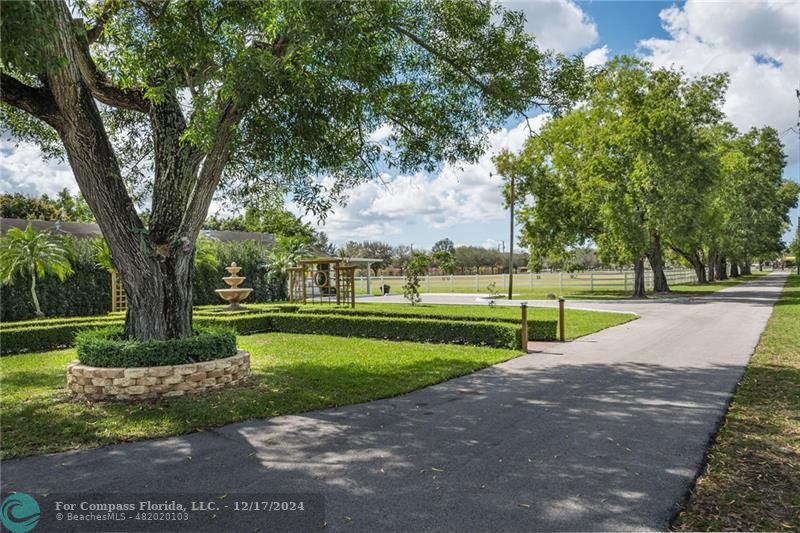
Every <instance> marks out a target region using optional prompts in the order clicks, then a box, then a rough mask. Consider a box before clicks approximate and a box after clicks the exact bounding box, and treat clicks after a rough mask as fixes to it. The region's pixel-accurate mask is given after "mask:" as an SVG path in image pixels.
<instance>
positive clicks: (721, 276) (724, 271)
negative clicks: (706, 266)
mask: <svg viewBox="0 0 800 533" xmlns="http://www.w3.org/2000/svg"><path fill="white" fill-rule="evenodd" d="M716 271H717V279H718V280H720V281H724V280H726V279H728V262H727V261H725V257H723V256H722V255H719V256H718V258H717V267H716Z"/></svg>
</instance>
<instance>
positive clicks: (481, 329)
mask: <svg viewBox="0 0 800 533" xmlns="http://www.w3.org/2000/svg"><path fill="white" fill-rule="evenodd" d="M310 315H311V313H306V312H278V311H276V310H272V311H262V312H255V313H253V312H251V313H242V314H236V315H227V316H211V315H198V316H196V318H195V321H194V322H195V325H196V326H199V327H209V326H217V327H228V328H231V329H233V330H235V331H236V333H238V334H241V335H247V334H251V333H259V332H269V331H276V332H284V333H315V334H322V335H339V336H346V337H349V336H353V337H368V338H375V339H391V340H407V341H418V342H442V343H454V344H477V345H487V346H497V347H504V348H520V347H521V338H520V330H521V327H520V325H519V324H518V323H515V322H513V321H506V320H504V319H497V320H475V318H474V317H446V318H443V317H441V316H439V317H436V318H428V317H416V316H414V317H412V316H409V315H400V314H391V313H386V314H383V315H380V314H374V315H354V314H347V313H341V312H330V313H327V314H323V313H317V312H315V313H313V316H310ZM122 324H123V319H122V317H108V318H99V319H98V320H94V321H68V322H59V323H54V322H52V321H39V322H38V323H36V324H35V325H26V326H22V327H12V328H4V329H2V330H1V331H0V353H2V354H3V355H6V354H13V353H21V352H28V351H31V352H36V351H46V350H53V349H56V348H62V347H67V346H71V345H72V344H73V343H74V337H75V334H76V332H78V331H83V330H90V329H97V328H103V327H108V326H121V325H122ZM556 324H557V323H556V321H554V320H535V321H529V322H528V338H529V339H530V340H555V339H556Z"/></svg>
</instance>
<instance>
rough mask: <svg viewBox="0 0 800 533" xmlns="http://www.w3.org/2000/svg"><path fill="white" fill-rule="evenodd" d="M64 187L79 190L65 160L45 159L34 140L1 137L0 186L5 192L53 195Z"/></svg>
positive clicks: (73, 190) (74, 190)
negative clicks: (33, 142)
mask: <svg viewBox="0 0 800 533" xmlns="http://www.w3.org/2000/svg"><path fill="white" fill-rule="evenodd" d="M65 187H66V188H67V189H69V190H70V191H72V192H76V191H77V190H78V184H77V183H76V182H75V178H74V177H73V175H72V170H71V169H70V168H69V164H68V163H67V162H66V161H64V162H60V161H58V160H48V161H45V160H43V159H42V153H41V151H40V150H39V147H38V146H36V145H34V144H31V143H24V142H23V143H19V145H18V146H16V145H14V144H13V143H10V142H7V141H6V140H5V139H3V140H0V190H2V191H3V192H4V193H11V192H20V193H23V194H27V195H41V194H48V195H51V196H52V195H54V194H56V193H57V192H59V191H60V190H62V189H63V188H65Z"/></svg>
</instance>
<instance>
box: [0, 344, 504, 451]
mask: <svg viewBox="0 0 800 533" xmlns="http://www.w3.org/2000/svg"><path fill="white" fill-rule="evenodd" d="M238 343H239V345H240V347H241V348H242V349H245V350H248V351H249V352H250V354H251V365H252V372H253V377H252V380H251V383H250V384H249V385H248V386H246V387H242V388H235V389H230V390H226V391H220V392H217V393H213V394H208V395H201V396H194V397H189V398H180V399H173V400H163V401H159V402H142V403H138V404H114V403H103V404H97V405H94V406H89V405H85V404H82V403H78V402H73V401H70V400H69V399H68V398H67V396H66V394H65V392H64V387H65V380H66V378H65V365H66V364H67V363H68V362H69V361H72V360H74V359H75V351H74V350H59V351H54V352H47V353H36V354H24V355H12V356H6V357H3V358H0V383H2V390H1V391H0V425H1V426H2V450H1V451H0V457H2V458H3V459H8V458H12V457H20V456H25V455H32V454H40V453H47V452H56V451H63V450H69V449H75V448H86V447H94V446H102V445H105V444H112V443H117V442H123V441H131V440H137V439H143V438H150V437H159V436H165V435H177V434H182V433H189V432H192V431H198V430H202V429H207V428H212V427H217V426H221V425H223V424H227V423H230V422H235V421H238V420H246V419H251V418H263V417H269V416H277V415H283V414H288V413H299V412H303V411H308V410H312V409H321V408H325V407H332V406H337V405H345V404H352V403H357V402H364V401H368V400H373V399H377V398H386V397H391V396H396V395H398V394H403V393H405V392H409V391H412V390H415V389H418V388H421V387H425V386H428V385H432V384H435V383H439V382H441V381H444V380H447V379H450V378H453V377H456V376H460V375H463V374H468V373H470V372H474V371H475V370H478V369H480V368H483V367H486V366H489V365H492V364H495V363H498V362H501V361H505V360H507V359H511V358H512V357H515V356H516V355H518V352H517V351H514V350H500V349H495V348H482V347H476V346H453V345H441V344H417V343H411V342H387V341H379V340H369V339H356V338H344V337H328V336H320V335H292V334H281V333H266V334H258V335H249V336H241V337H239V341H238Z"/></svg>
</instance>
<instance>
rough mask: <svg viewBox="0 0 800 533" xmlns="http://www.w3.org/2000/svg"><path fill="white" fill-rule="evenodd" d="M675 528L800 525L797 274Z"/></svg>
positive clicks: (766, 528) (783, 528)
mask: <svg viewBox="0 0 800 533" xmlns="http://www.w3.org/2000/svg"><path fill="white" fill-rule="evenodd" d="M673 529H675V530H680V531H800V276H798V275H797V274H794V275H792V276H790V277H789V281H788V282H787V285H786V287H785V288H784V291H783V294H782V297H781V300H780V301H779V302H778V304H777V305H776V306H775V309H774V310H773V313H772V317H771V318H770V319H769V322H768V323H767V327H766V329H765V331H764V333H763V334H762V335H761V340H760V341H759V344H758V347H757V348H756V351H755V353H754V355H753V358H752V359H751V361H750V364H749V365H748V367H747V371H746V372H745V375H744V377H743V378H742V381H741V383H740V384H739V387H738V389H737V391H736V394H735V396H734V398H733V402H732V403H731V406H730V410H729V411H728V414H727V416H726V417H725V421H724V423H723V425H722V427H721V428H720V431H719V434H718V435H717V438H716V441H715V443H714V445H713V446H712V447H711V449H710V451H709V454H708V465H707V467H706V470H705V472H704V473H703V475H702V476H701V477H700V478H698V480H697V484H696V486H695V488H694V490H693V491H692V495H691V498H690V500H689V502H688V504H687V506H686V508H685V509H684V510H683V512H681V513H680V514H679V515H678V517H677V519H676V520H675V523H674V525H673Z"/></svg>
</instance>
